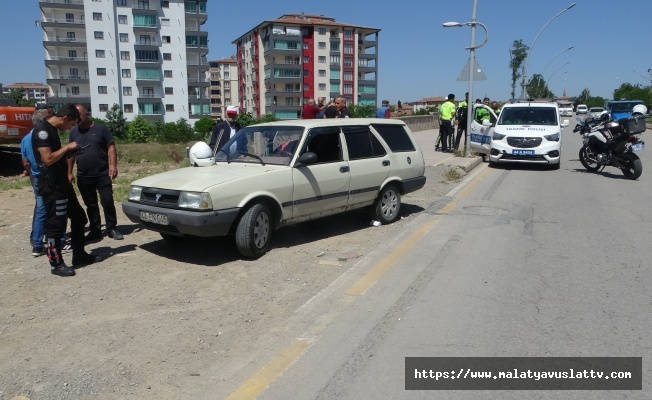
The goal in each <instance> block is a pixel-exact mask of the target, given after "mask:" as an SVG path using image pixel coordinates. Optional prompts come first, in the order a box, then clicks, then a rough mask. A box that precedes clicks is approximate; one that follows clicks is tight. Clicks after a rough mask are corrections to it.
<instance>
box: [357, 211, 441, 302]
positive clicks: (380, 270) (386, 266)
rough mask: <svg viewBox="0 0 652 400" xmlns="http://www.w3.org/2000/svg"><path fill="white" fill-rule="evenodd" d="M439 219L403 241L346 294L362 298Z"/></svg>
mask: <svg viewBox="0 0 652 400" xmlns="http://www.w3.org/2000/svg"><path fill="white" fill-rule="evenodd" d="M438 222H439V218H434V219H432V220H430V221H428V222H426V223H425V224H423V225H421V226H420V227H418V228H417V229H416V230H415V231H414V232H413V233H412V234H411V235H410V236H409V237H408V238H407V239H405V240H403V241H402V242H401V243H400V244H399V245H398V246H396V248H395V249H394V250H392V252H391V253H389V254H388V255H387V256H386V257H385V258H384V259H383V260H382V261H381V262H379V263H378V264H376V265H375V266H374V267H373V268H372V269H371V270H370V271H369V272H367V273H366V274H365V275H364V276H362V277H361V278H360V279H358V281H357V282H356V283H354V284H353V285H352V286H351V287H350V288H349V289H348V290H347V291H346V294H349V295H354V296H362V295H363V294H364V292H366V291H367V289H369V287H371V285H373V284H374V283H375V282H376V281H377V280H378V279H380V277H382V276H383V274H385V272H387V271H389V270H390V269H391V268H392V267H393V266H394V265H395V264H396V262H397V261H398V260H399V259H400V258H401V257H403V256H404V255H405V253H407V252H408V251H410V249H412V248H413V247H414V246H415V245H416V244H417V243H418V242H419V241H420V240H421V238H423V236H424V235H425V234H426V233H427V232H428V231H429V230H430V229H431V228H432V227H433V226H435V225H436V224H437V223H438Z"/></svg>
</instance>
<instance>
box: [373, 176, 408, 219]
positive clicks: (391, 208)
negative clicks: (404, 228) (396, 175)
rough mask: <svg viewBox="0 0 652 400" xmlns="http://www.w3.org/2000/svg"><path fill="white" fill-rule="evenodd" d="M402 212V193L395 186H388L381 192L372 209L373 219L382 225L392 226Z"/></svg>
mask: <svg viewBox="0 0 652 400" xmlns="http://www.w3.org/2000/svg"><path fill="white" fill-rule="evenodd" d="M400 211H401V193H399V191H398V190H397V189H396V186H395V185H387V186H385V187H384V188H383V190H381V191H380V193H379V194H378V197H377V198H376V202H375V203H374V205H373V206H372V207H371V218H373V219H374V220H376V221H380V223H382V224H383V225H384V224H391V223H392V222H394V221H396V220H397V219H398V215H399V212H400Z"/></svg>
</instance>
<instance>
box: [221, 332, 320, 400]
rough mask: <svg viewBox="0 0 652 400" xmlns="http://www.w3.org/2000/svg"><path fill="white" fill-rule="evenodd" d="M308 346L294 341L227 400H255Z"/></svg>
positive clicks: (299, 340) (301, 340)
mask: <svg viewBox="0 0 652 400" xmlns="http://www.w3.org/2000/svg"><path fill="white" fill-rule="evenodd" d="M308 344H309V342H308V340H305V339H298V340H296V341H294V343H292V344H291V345H289V346H287V347H286V348H284V349H283V350H281V352H280V353H279V354H277V355H276V357H274V358H273V359H272V361H270V362H269V363H267V365H265V366H264V367H262V368H261V369H259V370H258V372H256V373H255V374H254V375H253V376H252V377H251V378H249V379H247V381H246V382H245V383H243V384H242V385H241V386H240V387H239V388H238V389H237V390H236V391H235V392H233V393H231V394H230V395H229V396H228V397H227V400H241V399H255V398H256V397H257V396H258V395H260V394H261V393H262V392H263V390H265V389H266V388H267V387H268V386H269V385H270V384H271V383H272V382H274V381H275V380H276V378H278V377H279V376H280V375H281V374H282V373H283V371H285V370H286V369H287V368H288V367H289V366H290V364H292V363H293V362H294V360H296V359H297V358H298V357H299V355H300V354H301V353H303V351H304V350H305V349H306V347H308Z"/></svg>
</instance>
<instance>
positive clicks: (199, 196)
mask: <svg viewBox="0 0 652 400" xmlns="http://www.w3.org/2000/svg"><path fill="white" fill-rule="evenodd" d="M179 207H183V208H194V209H197V210H212V209H213V202H212V201H211V195H210V194H208V193H206V192H181V194H180V195H179Z"/></svg>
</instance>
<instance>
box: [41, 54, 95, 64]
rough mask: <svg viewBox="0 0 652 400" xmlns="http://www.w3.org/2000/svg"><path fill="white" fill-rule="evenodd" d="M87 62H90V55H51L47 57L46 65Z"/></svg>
mask: <svg viewBox="0 0 652 400" xmlns="http://www.w3.org/2000/svg"><path fill="white" fill-rule="evenodd" d="M87 62H88V57H59V56H50V57H48V58H46V59H45V65H66V64H84V63H87Z"/></svg>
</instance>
